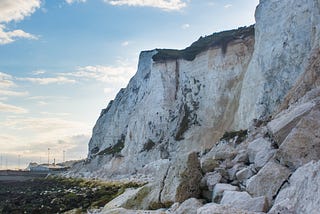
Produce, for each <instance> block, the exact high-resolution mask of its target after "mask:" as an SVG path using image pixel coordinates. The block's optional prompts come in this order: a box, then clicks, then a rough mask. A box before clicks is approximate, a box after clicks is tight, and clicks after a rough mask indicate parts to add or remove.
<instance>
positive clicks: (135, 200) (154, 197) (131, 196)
mask: <svg viewBox="0 0 320 214" xmlns="http://www.w3.org/2000/svg"><path fill="white" fill-rule="evenodd" d="M160 191H161V186H160V184H159V183H158V182H155V183H150V184H147V185H145V186H143V187H140V188H138V189H128V190H126V191H125V192H124V193H123V194H121V195H120V196H118V197H117V198H115V199H113V200H112V201H110V202H109V203H107V204H106V205H105V207H104V209H106V210H109V209H115V208H119V207H122V208H126V209H129V210H130V209H134V210H139V209H142V210H148V209H158V208H161V207H163V205H162V204H161V203H160V201H159V194H160Z"/></svg>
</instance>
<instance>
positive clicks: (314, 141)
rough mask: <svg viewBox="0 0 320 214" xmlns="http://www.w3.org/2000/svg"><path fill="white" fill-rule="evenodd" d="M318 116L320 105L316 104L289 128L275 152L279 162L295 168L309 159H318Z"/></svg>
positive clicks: (319, 137) (319, 134)
mask: <svg viewBox="0 0 320 214" xmlns="http://www.w3.org/2000/svg"><path fill="white" fill-rule="evenodd" d="M319 118H320V105H317V106H315V107H314V108H313V109H312V110H311V112H310V113H308V114H307V115H305V116H303V117H302V118H301V120H300V121H299V123H298V124H297V125H296V126H295V127H294V129H292V130H291V132H290V134H289V135H288V136H287V138H286V139H285V140H284V142H283V143H282V144H281V146H280V148H279V150H278V151H277V154H276V158H277V159H278V160H279V161H280V163H281V164H283V165H286V166H288V167H290V168H291V169H293V170H295V169H297V168H298V167H300V166H302V165H304V164H306V163H308V162H310V161H311V160H316V161H317V160H320V143H319V142H320V120H319Z"/></svg>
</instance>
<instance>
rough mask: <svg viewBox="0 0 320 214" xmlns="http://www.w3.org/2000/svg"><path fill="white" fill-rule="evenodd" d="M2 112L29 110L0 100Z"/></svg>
mask: <svg viewBox="0 0 320 214" xmlns="http://www.w3.org/2000/svg"><path fill="white" fill-rule="evenodd" d="M0 112H7V113H15V114H25V113H27V112H28V110H26V109H24V108H21V107H18V106H14V105H10V104H5V103H2V102H0Z"/></svg>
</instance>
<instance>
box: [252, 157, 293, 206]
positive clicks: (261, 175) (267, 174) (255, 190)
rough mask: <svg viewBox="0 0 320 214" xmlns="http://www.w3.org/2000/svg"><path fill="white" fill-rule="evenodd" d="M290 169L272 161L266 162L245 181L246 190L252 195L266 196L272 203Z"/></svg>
mask: <svg viewBox="0 0 320 214" xmlns="http://www.w3.org/2000/svg"><path fill="white" fill-rule="evenodd" d="M289 175H290V170H289V169H288V168H286V167H284V166H282V165H280V164H277V163H275V162H274V161H270V162H268V163H267V164H266V165H265V166H264V167H263V168H262V169H261V170H260V171H259V172H258V174H256V175H255V176H253V177H251V178H250V179H249V180H248V181H247V188H246V190H247V192H249V193H250V194H251V195H253V196H254V197H257V196H266V197H267V199H268V203H269V204H272V203H271V202H272V200H273V197H275V196H276V194H277V192H278V191H279V189H280V188H281V186H282V185H283V183H284V182H285V181H286V180H287V179H288V177H289Z"/></svg>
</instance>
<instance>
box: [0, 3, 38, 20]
mask: <svg viewBox="0 0 320 214" xmlns="http://www.w3.org/2000/svg"><path fill="white" fill-rule="evenodd" d="M40 4H41V1H40V0H28V1H26V0H14V1H12V0H1V4H0V22H10V21H21V20H23V19H24V18H25V17H26V16H30V15H31V14H32V13H34V12H35V10H36V9H38V8H39V7H40Z"/></svg>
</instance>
